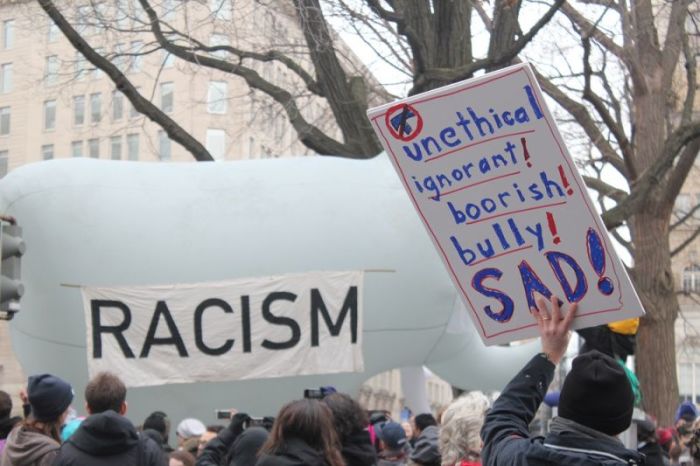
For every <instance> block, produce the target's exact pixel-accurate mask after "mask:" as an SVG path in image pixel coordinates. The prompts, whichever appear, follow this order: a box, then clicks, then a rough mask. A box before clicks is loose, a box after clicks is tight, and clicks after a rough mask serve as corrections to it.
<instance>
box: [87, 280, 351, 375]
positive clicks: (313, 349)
mask: <svg viewBox="0 0 700 466" xmlns="http://www.w3.org/2000/svg"><path fill="white" fill-rule="evenodd" d="M363 280H364V273H363V272H310V273H304V274H294V275H283V276H276V277H266V278H250V279H238V280H230V281H223V282H215V283H200V284H189V285H165V286H137V287H83V288H82V295H83V308H84V312H85V323H86V327H87V343H88V345H87V346H88V350H87V358H88V371H89V374H90V377H93V376H94V375H95V374H96V373H98V372H100V371H103V370H109V371H112V372H116V373H118V374H119V376H120V377H121V378H122V379H123V380H124V382H125V383H126V384H127V386H130V387H139V386H147V385H160V384H166V383H183V382H209V381H226V380H244V379H260V378H268V377H282V376H296V375H308V374H330V373H339V372H362V371H363V370H364V363H363V359H362V291H363V288H362V286H363Z"/></svg>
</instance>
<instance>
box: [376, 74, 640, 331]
mask: <svg viewBox="0 0 700 466" xmlns="http://www.w3.org/2000/svg"><path fill="white" fill-rule="evenodd" d="M368 114H369V117H370V120H371V121H372V123H373V125H374V128H375V130H376V132H377V134H378V135H379V139H380V141H382V144H383V145H384V147H385V149H386V150H387V152H388V154H389V156H390V159H391V161H392V163H393V164H394V167H395V168H396V170H397V172H398V173H399V176H400V177H401V180H402V182H403V184H404V187H405V188H406V190H407V191H408V193H409V196H410V197H411V200H412V201H413V203H414V206H415V207H416V209H417V210H418V213H419V215H420V217H421V219H422V220H423V223H424V225H425V227H426V228H427V230H428V233H429V234H430V236H431V238H432V240H433V242H434V244H435V246H436V248H437V250H438V252H439V253H440V256H441V258H442V260H443V261H444V263H445V265H446V267H447V270H448V272H449V273H450V276H451V277H452V280H453V282H454V284H455V286H456V287H457V288H458V290H459V292H460V295H461V297H462V299H463V300H464V302H465V304H466V305H467V307H468V308H469V309H471V310H472V317H473V318H474V320H475V323H476V325H477V326H478V328H479V330H480V332H481V336H482V338H483V340H484V341H485V342H486V343H487V344H495V343H505V342H508V341H512V340H517V339H522V338H527V337H531V336H535V335H536V334H537V325H536V324H534V323H533V321H532V318H531V316H530V315H528V314H529V313H528V312H527V310H528V309H531V308H534V307H536V305H537V304H536V303H537V301H536V300H537V299H538V297H544V298H548V299H550V298H551V297H552V296H553V295H555V294H557V295H559V296H562V299H563V300H565V302H567V303H569V304H571V305H573V304H576V303H581V306H582V308H583V309H585V312H582V313H579V314H578V315H577V316H576V317H575V320H574V321H573V326H574V327H575V328H582V327H589V326H593V325H599V324H602V323H607V322H611V321H615V320H621V319H625V318H629V317H635V316H639V315H641V314H642V313H643V310H642V307H641V303H640V302H639V298H638V297H637V296H636V294H635V292H634V289H633V288H632V285H631V282H630V280H629V278H628V277H627V274H626V272H625V269H624V266H623V265H622V263H621V262H620V261H619V259H618V258H617V257H616V256H615V252H614V249H613V248H612V245H611V244H610V240H609V238H608V237H607V234H606V230H605V227H604V225H603V223H602V221H601V219H600V216H599V215H598V214H597V212H596V209H595V206H594V205H593V203H592V202H591V200H590V199H589V198H588V195H587V191H586V188H585V185H584V183H583V180H582V178H581V176H580V175H579V174H578V171H577V170H576V165H575V164H574V162H573V160H572V158H571V155H570V154H569V153H568V152H567V151H566V147H565V145H564V142H563V140H562V138H561V135H560V134H559V133H558V131H557V130H556V125H555V123H554V121H553V119H552V116H551V114H550V113H549V111H548V109H547V108H546V106H545V105H544V99H543V97H542V94H541V91H540V90H539V88H538V86H537V80H536V79H535V77H534V74H533V72H532V71H531V70H530V68H529V66H528V65H517V66H513V67H510V68H507V69H505V70H501V71H498V72H495V73H492V74H489V75H485V76H481V77H479V78H475V79H472V80H469V81H464V82H461V83H456V84H453V85H450V86H446V87H444V88H441V89H436V90H434V91H430V92H427V93H425V94H421V95H416V96H412V97H410V98H408V99H405V100H404V101H402V102H398V103H394V104H390V105H387V106H384V107H379V108H375V109H372V110H370V111H369V112H368ZM572 318H573V317H572ZM567 322H568V321H567Z"/></svg>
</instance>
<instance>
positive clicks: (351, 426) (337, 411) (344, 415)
mask: <svg viewBox="0 0 700 466" xmlns="http://www.w3.org/2000/svg"><path fill="white" fill-rule="evenodd" d="M321 401H322V402H323V404H325V405H326V406H328V407H329V408H330V409H331V412H332V413H333V423H334V424H335V431H336V433H337V434H338V437H339V438H340V441H341V442H343V441H344V440H346V439H347V438H348V437H350V436H351V435H353V434H356V433H358V432H361V431H363V430H364V429H365V428H366V427H367V424H368V423H369V418H368V416H367V412H366V411H365V410H364V409H362V407H361V406H360V404H359V403H358V402H357V401H355V400H353V399H352V398H351V397H350V396H349V395H346V394H345V393H333V394H332V395H328V396H327V397H325V398H323V400H321Z"/></svg>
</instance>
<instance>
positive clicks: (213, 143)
mask: <svg viewBox="0 0 700 466" xmlns="http://www.w3.org/2000/svg"><path fill="white" fill-rule="evenodd" d="M206 147H207V150H208V151H209V153H210V154H211V156H212V157H214V160H224V159H225V158H226V132H225V131H224V130H223V129H207V142H206Z"/></svg>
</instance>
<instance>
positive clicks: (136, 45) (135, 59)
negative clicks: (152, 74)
mask: <svg viewBox="0 0 700 466" xmlns="http://www.w3.org/2000/svg"><path fill="white" fill-rule="evenodd" d="M142 48H143V42H142V41H140V40H135V41H133V42H132V43H131V53H132V54H133V55H132V56H131V66H130V70H131V71H132V72H134V73H138V72H139V71H141V65H142V63H143V57H142V56H141V55H139V54H140V53H142V51H141V49H142Z"/></svg>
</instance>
